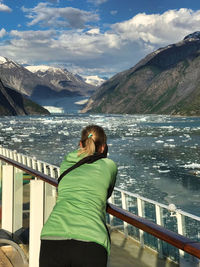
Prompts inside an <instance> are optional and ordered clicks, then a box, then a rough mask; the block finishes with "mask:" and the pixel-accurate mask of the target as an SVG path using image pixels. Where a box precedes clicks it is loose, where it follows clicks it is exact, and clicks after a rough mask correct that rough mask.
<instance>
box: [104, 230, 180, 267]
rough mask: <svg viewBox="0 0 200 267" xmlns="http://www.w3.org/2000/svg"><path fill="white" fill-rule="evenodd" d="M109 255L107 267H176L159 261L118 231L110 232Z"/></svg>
mask: <svg viewBox="0 0 200 267" xmlns="http://www.w3.org/2000/svg"><path fill="white" fill-rule="evenodd" d="M111 240H112V245H111V255H110V258H109V262H108V267H177V266H178V264H176V263H174V262H172V261H169V260H166V259H160V258H159V257H158V254H157V253H156V252H154V251H153V250H151V249H149V248H141V246H140V244H139V242H137V241H135V240H134V239H133V238H131V237H126V236H125V235H124V234H123V233H121V232H119V231H112V232H111Z"/></svg>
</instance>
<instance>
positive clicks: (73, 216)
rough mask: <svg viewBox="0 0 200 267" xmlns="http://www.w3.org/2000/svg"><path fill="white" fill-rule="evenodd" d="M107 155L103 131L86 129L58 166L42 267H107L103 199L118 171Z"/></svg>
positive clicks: (43, 234)
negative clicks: (78, 144) (56, 188)
mask: <svg viewBox="0 0 200 267" xmlns="http://www.w3.org/2000/svg"><path fill="white" fill-rule="evenodd" d="M106 155H107V144H106V134H105V132H104V130H103V128H102V127H100V126H97V125H89V126H87V127H86V128H84V129H83V130H82V134H81V140H80V148H79V149H78V150H76V151H73V152H71V153H69V154H68V155H67V156H66V157H65V160H64V161H63V162H62V164H61V167H60V172H61V174H62V173H63V175H61V177H60V178H62V179H59V181H60V182H59V185H58V198H57V201H56V205H55V207H54V208H53V211H52V213H51V214H50V216H49V218H48V220H47V222H46V223H45V225H44V227H43V229H42V232H41V250H40V267H56V266H57V267H64V266H65V267H75V266H76V267H104V266H106V265H107V256H108V255H109V253H110V239H109V233H108V231H107V227H106V218H105V217H106V201H107V199H108V198H109V197H110V196H111V194H112V191H113V188H114V185H115V180H116V175H117V167H116V164H115V163H114V162H113V161H112V160H110V159H108V158H106ZM66 170H67V172H68V173H66V172H65V171H66ZM62 176H63V177H62Z"/></svg>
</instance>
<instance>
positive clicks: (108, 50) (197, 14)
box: [0, 9, 200, 75]
mask: <svg viewBox="0 0 200 267" xmlns="http://www.w3.org/2000/svg"><path fill="white" fill-rule="evenodd" d="M59 12H60V10H59ZM47 13H48V10H47ZM42 14H43V12H42ZM34 19H36V18H33V20H34ZM199 24H200V10H197V11H192V10H190V9H179V10H168V11H166V12H165V13H163V14H152V15H147V14H145V13H140V14H137V15H136V16H134V17H133V18H131V19H130V20H127V21H124V22H120V23H115V24H113V25H111V26H110V29H109V30H108V31H106V32H103V30H102V29H100V28H97V27H93V28H91V27H88V28H85V29H70V30H66V29H65V30H61V29H59V30H58V29H53V30H46V31H45V30H44V31H19V30H18V31H17V30H15V31H11V32H10V33H9V34H10V35H9V36H10V41H9V43H2V44H1V45H0V54H2V55H4V56H7V57H8V58H12V59H13V60H16V61H20V60H21V61H23V62H27V63H28V64H50V65H53V64H57V65H60V66H66V67H67V68H68V69H69V70H72V71H75V70H79V71H81V72H82V73H83V74H87V73H90V74H98V73H101V74H103V75H112V74H115V73H117V72H120V71H123V70H125V69H128V68H130V67H133V66H134V65H135V64H136V63H137V62H138V61H139V60H140V59H142V58H143V57H144V56H146V55H147V54H148V53H150V52H153V51H154V50H155V49H157V48H160V47H161V46H165V45H168V44H170V43H175V42H178V41H180V40H182V39H183V38H184V37H185V36H186V35H188V34H190V33H192V32H194V31H198V30H199ZM74 28H75V27H74ZM7 36H8V33H7ZM7 39H8V38H7Z"/></svg>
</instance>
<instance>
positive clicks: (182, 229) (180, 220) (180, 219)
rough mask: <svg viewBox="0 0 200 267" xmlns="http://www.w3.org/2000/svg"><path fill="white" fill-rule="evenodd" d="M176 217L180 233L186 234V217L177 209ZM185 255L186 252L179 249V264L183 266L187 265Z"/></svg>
mask: <svg viewBox="0 0 200 267" xmlns="http://www.w3.org/2000/svg"><path fill="white" fill-rule="evenodd" d="M176 219H177V228H178V233H179V234H180V235H183V236H185V217H184V216H183V215H182V214H180V213H179V212H178V211H177V212H176ZM184 255H185V252H184V251H183V250H181V249H179V265H180V266H181V267H184V266H187V264H186V260H185V259H184Z"/></svg>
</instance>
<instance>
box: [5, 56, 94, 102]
mask: <svg viewBox="0 0 200 267" xmlns="http://www.w3.org/2000/svg"><path fill="white" fill-rule="evenodd" d="M0 73H1V79H2V82H3V83H4V85H5V86H7V87H9V88H12V89H14V90H17V91H18V92H20V93H22V94H24V95H27V96H29V97H31V98H33V99H35V98H38V99H40V98H42V97H44V96H45V98H48V97H49V98H51V97H55V94H56V95H57V93H58V97H63V96H77V95H81V96H88V95H91V93H92V92H94V90H95V87H94V86H91V85H89V84H87V83H85V82H84V81H83V80H82V79H81V78H78V77H77V76H75V75H73V74H72V73H70V72H68V71H67V70H66V69H59V68H53V67H49V66H27V67H24V66H22V65H20V64H18V63H16V62H14V61H13V60H10V59H8V58H6V57H0Z"/></svg>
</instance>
